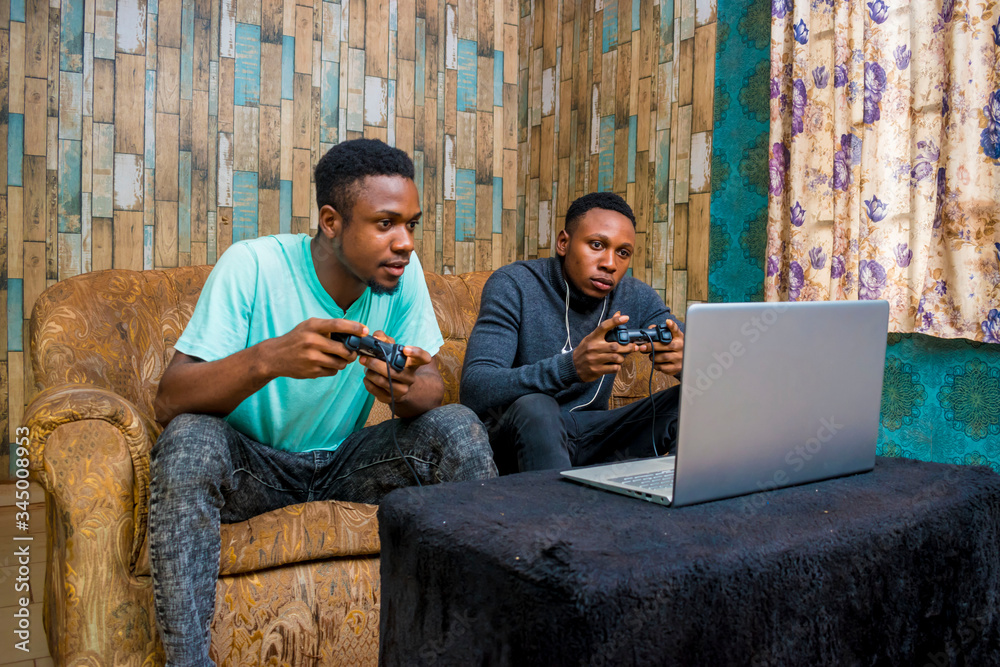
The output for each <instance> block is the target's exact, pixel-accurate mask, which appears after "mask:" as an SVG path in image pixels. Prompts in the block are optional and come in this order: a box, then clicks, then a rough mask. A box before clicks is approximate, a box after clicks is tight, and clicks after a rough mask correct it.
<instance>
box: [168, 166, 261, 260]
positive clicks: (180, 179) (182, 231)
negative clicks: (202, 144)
mask: <svg viewBox="0 0 1000 667" xmlns="http://www.w3.org/2000/svg"><path fill="white" fill-rule="evenodd" d="M254 185H255V186H256V182H255V183H254ZM177 191H178V199H177V251H178V252H191V151H181V152H180V153H179V155H178V158H177Z"/></svg>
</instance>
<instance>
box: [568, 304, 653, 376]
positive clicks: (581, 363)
mask: <svg viewBox="0 0 1000 667" xmlns="http://www.w3.org/2000/svg"><path fill="white" fill-rule="evenodd" d="M626 322H628V315H622V314H621V312H617V313H615V314H614V316H613V317H611V318H610V319H607V320H604V321H603V322H601V323H600V324H599V325H598V326H597V328H596V329H594V331H593V332H591V333H590V334H589V335H588V336H587V337H586V338H584V339H583V340H582V341H580V344H579V345H577V346H576V347H575V348H574V349H573V365H574V366H576V374H577V375H579V376H580V379H581V380H583V381H584V382H593V381H594V380H596V379H597V378H599V377H601V376H602V375H609V374H612V373H617V372H618V370H619V369H620V368H621V367H622V364H623V363H625V355H626V354H628V353H629V352H634V351H635V350H637V349H638V348H639V346H638V345H636V344H635V343H629V344H628V345H619V344H618V343H609V342H608V341H606V340H604V336H605V335H607V333H608V332H609V331H611V330H612V329H614V328H615V327H616V326H618V325H619V324H625V323H626Z"/></svg>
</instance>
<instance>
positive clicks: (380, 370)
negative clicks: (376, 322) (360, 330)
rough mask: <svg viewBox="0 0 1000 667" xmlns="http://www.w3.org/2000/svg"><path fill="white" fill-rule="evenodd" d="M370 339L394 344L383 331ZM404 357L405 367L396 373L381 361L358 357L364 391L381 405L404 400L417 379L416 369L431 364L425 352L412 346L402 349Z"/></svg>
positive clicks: (377, 332)
mask: <svg viewBox="0 0 1000 667" xmlns="http://www.w3.org/2000/svg"><path fill="white" fill-rule="evenodd" d="M372 337H374V338H377V339H378V340H380V341H383V342H386V343H395V342H396V341H394V340H393V339H392V338H390V337H389V336H387V335H386V334H385V332H384V331H376V332H375V333H373V334H372ZM403 354H405V355H406V366H404V367H403V370H401V371H397V370H396V369H394V368H391V367H389V365H388V364H386V363H385V361H384V360H382V359H376V358H374V357H369V356H367V355H359V356H358V362H359V363H360V364H361V365H362V366H364V367H365V389H367V390H368V392H369V393H370V394H371V395H372V396H374V397H375V399H376V400H378V401H381V402H382V403H386V404H389V403H390V400H391V399H394V400H395V401H396V403H400V402H401V401H404V400H405V399H406V394H407V392H409V391H410V387H412V386H413V383H414V382H415V381H416V379H417V377H416V376H417V369H419V368H420V367H421V366H426V365H427V364H429V363H431V361H432V358H431V355H430V354H429V353H428V352H427V350H423V349H421V348H419V347H416V346H414V345H407V346H406V347H404V348H403ZM390 378H391V379H392V394H391V396H390V393H389V379H390Z"/></svg>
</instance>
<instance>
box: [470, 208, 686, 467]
mask: <svg viewBox="0 0 1000 667" xmlns="http://www.w3.org/2000/svg"><path fill="white" fill-rule="evenodd" d="M634 248H635V216H634V215H633V213H632V209H631V208H630V207H629V205H628V204H627V203H626V202H625V200H623V199H622V198H621V197H619V196H618V195H615V194H613V193H609V192H595V193H591V194H588V195H584V196H583V197H580V198H579V199H577V200H576V201H574V202H573V203H572V204H571V205H570V207H569V210H568V211H567V213H566V227H565V229H563V230H562V231H560V232H559V236H558V238H557V239H556V246H555V250H556V256H555V257H550V258H547V259H533V260H527V261H520V262H514V263H513V264H510V265H508V266H505V267H503V268H500V269H498V270H496V271H495V272H494V273H493V275H491V276H490V278H489V280H488V281H487V282H486V285H485V286H484V287H483V295H482V305H481V306H480V310H479V318H478V320H477V321H476V326H475V327H474V328H473V330H472V334H471V335H470V336H469V344H468V348H467V350H466V354H465V365H464V368H463V370H462V384H461V401H462V403H463V404H465V405H467V406H468V407H470V408H472V410H473V411H475V413H476V414H477V415H479V417H480V419H482V420H483V423H484V424H485V425H486V427H487V428H488V429H489V431H490V443H491V445H492V446H493V453H494V458H495V460H496V463H497V467H498V468H499V470H500V473H501V474H506V473H511V472H519V471H520V472H523V471H526V470H547V469H552V468H561V469H567V468H570V467H572V466H582V465H590V464H592V463H599V462H604V461H613V460H620V459H625V458H637V457H644V456H654V447H655V454H664V453H666V452H667V451H669V450H671V449H672V448H673V444H674V439H675V437H676V428H677V426H676V424H677V412H678V397H679V393H680V392H679V387H676V386H675V387H671V388H670V389H667V390H664V391H661V392H658V393H656V394H654V395H653V396H651V397H649V398H646V399H643V400H641V401H637V402H635V403H632V404H631V405H627V406H625V407H621V408H618V409H616V410H608V409H607V405H608V399H609V398H610V396H611V390H612V386H613V385H614V379H615V374H616V373H617V372H618V369H619V368H621V364H622V363H623V362H624V355H626V354H628V353H629V352H633V351H635V350H640V351H643V352H652V353H653V355H654V356H653V363H654V366H655V368H656V369H657V370H659V371H661V372H663V373H667V374H669V375H678V374H679V373H680V372H681V361H682V357H683V350H684V329H683V326H682V325H681V323H680V322H679V321H678V320H677V319H676V318H674V316H673V315H671V314H670V309H669V308H667V307H666V306H665V305H664V303H663V299H661V298H660V296H659V295H658V294H657V293H656V292H655V291H654V290H653V288H651V287H650V286H649V285H646V284H645V283H643V282H641V281H639V280H636V279H635V278H632V277H631V276H626V275H625V272H626V271H627V270H628V266H629V262H630V261H631V260H632V254H633V252H634ZM620 324H627V326H628V328H629V329H637V328H641V329H648V328H650V327H652V326H654V325H664V324H665V325H666V326H667V327H668V328H669V330H670V332H671V334H672V336H673V339H672V340H671V342H670V343H668V344H664V343H655V344H651V343H648V342H647V343H644V344H640V343H628V344H625V345H620V344H618V343H613V342H607V341H605V335H606V334H607V333H608V332H609V331H611V330H612V329H614V328H615V327H616V326H618V325H620ZM651 348H652V349H651ZM654 412H655V424H654V423H653V421H654Z"/></svg>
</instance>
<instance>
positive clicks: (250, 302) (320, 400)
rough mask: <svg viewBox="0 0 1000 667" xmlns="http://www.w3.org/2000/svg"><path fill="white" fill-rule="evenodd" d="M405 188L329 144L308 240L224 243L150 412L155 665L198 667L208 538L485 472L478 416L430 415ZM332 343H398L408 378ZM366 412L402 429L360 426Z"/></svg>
mask: <svg viewBox="0 0 1000 667" xmlns="http://www.w3.org/2000/svg"><path fill="white" fill-rule="evenodd" d="M413 176H414V171H413V162H412V161H411V160H410V158H409V157H407V155H406V154H405V153H403V152H402V151H400V150H398V149H395V148H390V147H389V146H387V145H386V144H384V143H382V142H380V141H375V140H368V139H358V140H354V141H347V142H344V143H341V144H338V145H336V146H334V147H333V148H331V149H330V151H329V152H327V154H326V155H324V156H323V158H322V159H321V160H320V161H319V163H318V164H317V165H316V172H315V178H316V199H317V205H318V207H319V228H318V231H317V233H316V235H315V236H314V237H311V238H310V237H309V236H307V235H305V234H299V235H291V234H284V235H277V236H268V237H262V238H258V239H254V240H250V241H241V242H239V243H236V244H234V245H233V246H232V247H231V248H230V249H229V250H227V251H226V253H225V254H224V255H223V256H222V257H221V258H220V259H219V262H218V263H217V264H216V266H215V268H214V269H213V270H212V273H211V275H210V276H209V278H208V280H207V281H206V283H205V287H204V289H203V290H202V292H201V295H200V297H199V299H198V305H197V306H196V308H195V312H194V314H193V315H192V317H191V321H190V322H189V323H188V325H187V327H186V328H185V330H184V333H183V335H181V337H180V339H179V340H178V341H177V344H176V350H177V352H176V354H175V355H174V358H173V360H172V361H171V363H170V366H169V367H168V368H167V370H166V372H165V373H164V374H163V378H162V379H161V381H160V387H159V391H158V393H157V396H156V401H155V405H154V407H155V409H156V419H157V421H159V422H160V423H161V424H165V425H166V429H165V430H164V432H163V434H162V435H161V436H160V438H159V440H158V441H157V443H156V445H155V447H154V448H153V452H152V457H151V462H150V468H151V480H150V512H149V552H150V565H151V569H152V574H153V587H154V592H155V595H154V597H155V603H156V622H157V625H158V627H159V630H160V636H161V638H162V640H163V646H164V651H165V653H166V659H167V664H168V665H173V664H177V665H210V664H212V663H211V660H210V659H209V656H208V647H209V643H210V635H209V624H210V621H211V618H212V615H213V612H214V610H215V583H216V579H217V578H218V573H219V549H220V535H219V524H220V523H234V522H238V521H245V520H246V519H249V518H250V517H253V516H256V515H258V514H263V513H264V512H268V511H271V510H274V509H277V508H279V507H284V506H286V505H292V504H296V503H302V502H307V501H312V500H347V501H354V502H363V503H378V502H379V501H380V500H381V499H382V497H383V496H384V495H385V494H386V493H388V492H389V491H391V490H393V489H396V488H399V487H403V486H409V485H411V484H414V483H417V481H418V480H419V483H421V484H433V483H436V482H444V481H458V480H465V479H482V478H487V477H492V476H494V475H495V474H496V467H495V466H494V464H493V456H492V451H491V449H490V445H489V440H488V437H487V434H486V431H485V430H484V428H483V426H482V424H481V423H480V422H479V420H478V418H477V417H476V416H475V414H474V413H472V411H471V410H469V409H468V408H465V407H464V406H461V405H447V406H443V407H440V406H441V399H442V397H443V395H444V384H443V382H442V380H441V376H440V374H439V372H438V368H437V365H436V363H435V362H434V359H433V355H434V354H436V353H437V351H438V349H439V348H440V347H441V345H442V343H443V340H442V338H441V332H440V330H439V329H438V326H437V319H436V318H435V316H434V310H433V308H432V306H431V301H430V296H429V294H428V293H427V286H426V284H425V282H424V276H423V271H422V269H421V266H420V262H419V260H418V259H417V256H416V255H414V254H413V232H414V228H415V227H416V226H417V224H419V220H420V214H421V211H420V202H419V199H418V196H417V188H416V185H415V184H414V182H413ZM343 334H350V335H354V336H367V335H372V336H374V337H375V338H377V339H379V340H382V341H385V342H390V343H391V342H394V341H398V342H399V343H400V344H401V345H404V347H403V353H404V355H405V357H406V365H405V367H404V368H403V369H402V370H395V369H390V368H389V367H388V365H387V364H386V362H385V361H383V360H378V359H375V358H372V357H365V356H360V357H359V356H358V354H357V353H356V352H353V351H351V350H350V349H348V348H347V347H346V346H345V344H344V342H342V341H341V340H340V339H339V336H338V335H343ZM331 335H333V336H331ZM375 400H378V401H381V402H383V403H391V404H394V406H395V412H396V415H397V416H398V417H400V418H401V419H399V420H393V421H389V422H384V423H382V424H379V425H377V426H371V427H368V428H364V424H365V421H366V420H367V417H368V412H369V410H370V409H371V406H372V403H373V402H374V401H375Z"/></svg>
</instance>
